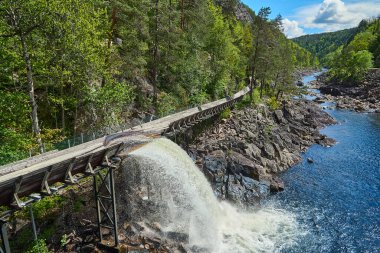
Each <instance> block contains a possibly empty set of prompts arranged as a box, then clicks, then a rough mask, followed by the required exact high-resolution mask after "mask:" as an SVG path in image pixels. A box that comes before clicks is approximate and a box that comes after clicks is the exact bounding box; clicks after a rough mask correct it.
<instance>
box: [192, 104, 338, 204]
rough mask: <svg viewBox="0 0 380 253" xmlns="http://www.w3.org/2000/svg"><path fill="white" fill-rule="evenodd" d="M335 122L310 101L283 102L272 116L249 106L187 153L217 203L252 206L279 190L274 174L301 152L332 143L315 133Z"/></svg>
mask: <svg viewBox="0 0 380 253" xmlns="http://www.w3.org/2000/svg"><path fill="white" fill-rule="evenodd" d="M334 123H336V122H335V120H334V119H333V118H332V117H330V116H329V115H328V114H327V113H325V112H323V111H322V110H321V109H320V108H319V107H318V106H317V105H316V104H315V103H314V102H311V101H302V100H299V101H292V102H287V103H284V104H283V105H282V108H280V109H278V110H275V111H270V110H269V109H268V107H266V106H264V105H260V106H258V107H256V108H253V107H248V108H245V109H243V110H234V111H232V113H231V117H230V118H229V119H224V120H221V122H220V123H219V124H217V126H216V127H215V128H214V129H212V130H210V131H206V132H204V133H203V134H201V135H200V136H198V137H197V138H196V139H195V141H194V142H193V144H191V145H189V148H188V152H189V154H190V155H191V156H192V157H193V158H194V159H195V161H196V163H197V165H198V166H199V167H200V168H201V169H202V170H203V172H204V174H205V175H206V176H207V178H208V179H209V181H210V182H211V184H212V187H213V190H214V192H215V194H216V195H217V196H218V197H219V198H220V199H226V200H229V201H231V202H234V203H236V204H238V205H241V206H246V205H247V204H248V205H250V204H253V205H254V204H257V203H258V202H259V201H260V199H262V198H263V197H265V196H267V195H268V194H270V193H271V192H277V191H281V190H283V189H284V184H283V182H282V181H281V180H280V179H279V178H278V177H277V174H278V173H280V172H282V171H284V170H286V169H288V168H289V167H291V166H292V165H294V164H296V163H297V162H299V161H300V159H301V157H300V153H301V152H304V151H305V150H306V149H307V148H308V147H309V146H311V145H312V144H314V143H318V144H320V145H325V146H330V145H332V144H333V143H334V141H333V140H332V139H330V138H327V137H326V136H324V135H322V134H320V133H319V131H318V130H319V129H320V128H322V127H324V126H326V125H330V124H334Z"/></svg>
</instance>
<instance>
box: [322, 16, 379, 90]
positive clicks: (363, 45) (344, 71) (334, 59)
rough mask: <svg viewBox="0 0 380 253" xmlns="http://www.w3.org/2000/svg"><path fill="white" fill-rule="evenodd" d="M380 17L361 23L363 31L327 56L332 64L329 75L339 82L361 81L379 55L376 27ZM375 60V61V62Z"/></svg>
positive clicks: (327, 60) (327, 59)
mask: <svg viewBox="0 0 380 253" xmlns="http://www.w3.org/2000/svg"><path fill="white" fill-rule="evenodd" d="M379 22H380V21H379V19H376V20H374V21H371V22H366V23H365V25H363V24H362V25H361V30H362V31H361V32H359V33H357V34H356V35H355V37H354V38H353V39H352V40H351V41H350V42H349V43H348V44H346V45H344V46H341V47H339V48H338V49H337V50H336V51H334V52H332V53H330V54H328V55H327V56H326V62H327V63H328V65H329V66H330V70H329V76H330V78H331V79H334V80H335V81H338V82H349V83H357V82H359V81H361V80H362V79H363V77H364V75H365V73H366V72H367V70H368V69H369V68H371V67H372V66H373V65H374V64H375V66H376V59H377V57H378V52H377V48H378V47H379V42H380V40H379V39H378V37H379V36H380V33H379V30H378V29H377V28H376V27H377V26H378V24H379ZM363 29H364V30H363ZM374 60H375V62H374Z"/></svg>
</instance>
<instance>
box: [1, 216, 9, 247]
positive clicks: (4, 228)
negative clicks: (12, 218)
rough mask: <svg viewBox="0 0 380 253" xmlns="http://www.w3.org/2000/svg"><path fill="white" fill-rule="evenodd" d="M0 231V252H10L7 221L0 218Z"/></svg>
mask: <svg viewBox="0 0 380 253" xmlns="http://www.w3.org/2000/svg"><path fill="white" fill-rule="evenodd" d="M0 231H1V244H0V252H1V253H11V248H10V246H9V240H8V229H7V222H6V221H4V220H0Z"/></svg>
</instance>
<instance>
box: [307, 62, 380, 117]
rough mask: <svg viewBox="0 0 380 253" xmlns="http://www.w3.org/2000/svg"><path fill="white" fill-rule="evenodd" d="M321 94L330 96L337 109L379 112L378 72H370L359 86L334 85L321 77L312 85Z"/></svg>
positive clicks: (379, 89)
mask: <svg viewBox="0 0 380 253" xmlns="http://www.w3.org/2000/svg"><path fill="white" fill-rule="evenodd" d="M314 87H315V88H318V89H319V90H320V91H321V93H322V94H324V95H331V96H332V97H331V98H332V100H333V101H334V102H336V107H337V108H338V109H348V110H353V111H357V112H377V113H379V112H380V70H378V69H372V70H370V71H369V72H368V73H367V74H366V76H365V78H364V80H363V81H362V82H361V83H359V84H350V83H343V84H341V83H339V84H338V83H335V82H332V81H328V80H327V79H326V75H321V76H320V77H319V78H318V80H317V81H316V82H315V83H314Z"/></svg>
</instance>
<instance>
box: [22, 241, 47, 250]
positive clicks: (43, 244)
mask: <svg viewBox="0 0 380 253" xmlns="http://www.w3.org/2000/svg"><path fill="white" fill-rule="evenodd" d="M49 252H50V251H49V249H48V247H47V246H46V242H45V240H38V241H36V242H35V243H34V245H33V246H32V248H31V249H30V250H28V251H26V253H49Z"/></svg>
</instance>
